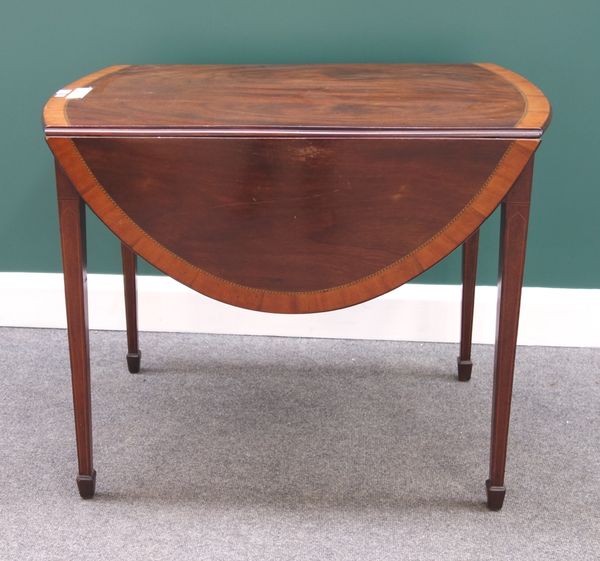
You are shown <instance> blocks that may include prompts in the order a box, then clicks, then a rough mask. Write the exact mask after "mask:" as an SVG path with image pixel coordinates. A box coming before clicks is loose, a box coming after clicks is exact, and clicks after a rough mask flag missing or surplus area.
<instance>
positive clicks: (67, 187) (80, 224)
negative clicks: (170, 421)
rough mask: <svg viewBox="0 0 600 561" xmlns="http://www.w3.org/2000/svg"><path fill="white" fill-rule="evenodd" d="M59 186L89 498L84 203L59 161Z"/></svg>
mask: <svg viewBox="0 0 600 561" xmlns="http://www.w3.org/2000/svg"><path fill="white" fill-rule="evenodd" d="M56 187H57V195H58V216H59V223H60V239H61V246H62V259H63V272H64V281H65V300H66V308H67V328H68V329H67V330H68V336H69V355H70V360H71V385H72V388H73V408H74V411H75V436H76V440H77V460H78V464H79V474H78V476H77V487H78V488H79V494H80V495H81V496H82V497H83V498H84V499H89V498H91V497H93V496H94V492H95V488H96V471H95V470H94V465H93V456H92V402H91V388H90V352H89V339H88V312H87V275H86V245H85V205H84V203H83V200H82V199H81V197H80V196H79V194H78V193H77V191H76V190H75V188H74V187H73V185H72V184H71V182H70V180H69V179H68V177H67V176H66V175H65V173H64V172H63V170H62V168H61V167H60V166H59V165H58V164H57V165H56Z"/></svg>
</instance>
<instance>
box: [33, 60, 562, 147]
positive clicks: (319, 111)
mask: <svg viewBox="0 0 600 561" xmlns="http://www.w3.org/2000/svg"><path fill="white" fill-rule="evenodd" d="M88 87H91V90H88V91H86V90H78V89H77V88H88ZM73 90H75V92H73ZM81 94H83V97H80V98H78V95H81ZM549 118H550V105H549V103H548V101H547V99H546V97H545V96H544V95H543V93H542V92H541V91H540V90H539V89H538V88H537V87H535V86H534V85H533V84H531V83H530V82H528V81H527V80H526V79H524V78H523V77H521V76H519V75H518V74H515V73H514V72H512V71H509V70H506V69H504V68H502V67H499V66H496V65H493V64H455V65H441V64H330V65H286V66H283V65H281V66H277V65H276V66H258V65H248V66H230V65H227V66H218V65H203V66H199V65H145V66H111V67H109V68H105V69H103V70H101V71H99V72H96V73H94V74H90V75H88V76H86V77H84V78H81V79H79V80H77V81H76V82H73V83H72V84H70V85H68V86H65V88H63V90H61V91H60V93H58V94H57V96H54V97H52V98H51V99H50V100H49V102H48V103H47V105H46V107H45V109H44V124H45V126H46V133H47V134H48V135H55V134H56V135H70V134H73V133H77V135H78V136H80V135H111V134H139V135H153V134H155V133H156V132H157V131H158V132H160V130H164V129H165V128H166V129H169V130H170V132H171V133H172V134H175V135H178V134H179V135H182V136H185V135H207V134H208V135H210V134H219V135H223V134H225V135H229V134H242V135H246V134H252V133H257V134H298V133H301V134H306V133H311V134H317V135H318V134H320V133H323V134H328V133H329V134H330V133H331V132H332V131H334V132H337V133H340V134H344V133H352V134H359V135H365V134H367V135H368V134H375V135H386V134H387V135H389V134H393V135H399V136H411V135H427V136H436V135H437V136H459V137H460V136H467V137H473V136H477V137H486V136H491V137H498V136H501V137H514V138H537V137H540V136H541V134H542V132H543V129H544V128H545V127H546V126H547V124H548V121H549ZM154 129H156V130H154Z"/></svg>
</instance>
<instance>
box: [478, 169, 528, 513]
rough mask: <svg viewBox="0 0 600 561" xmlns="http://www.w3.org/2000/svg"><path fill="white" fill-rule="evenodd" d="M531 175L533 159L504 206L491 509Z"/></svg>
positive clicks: (503, 434) (505, 418)
mask: <svg viewBox="0 0 600 561" xmlns="http://www.w3.org/2000/svg"><path fill="white" fill-rule="evenodd" d="M532 173H533V159H532V160H530V162H529V163H528V164H527V166H526V168H525V169H524V170H523V172H522V173H521V175H520V177H519V179H517V182H516V183H515V185H514V186H513V187H512V189H511V190H510V192H509V193H508V195H507V196H506V198H505V199H504V201H503V203H502V218H501V233H500V260H499V273H498V276H499V278H498V313H497V317H496V353H495V357H494V390H493V403H492V435H491V445H490V475H489V479H488V480H487V481H486V488H487V505H488V508H489V509H491V510H500V509H501V508H502V503H503V502H504V495H505V494H506V487H505V486H504V471H505V466H506V447H507V441H508V424H509V419H510V403H511V397H512V385H513V374H514V366H515V353H516V347H517V329H518V324H519V309H520V304H521V287H522V284H523V269H524V265H525V246H526V242H527V226H528V222H529V201H530V196H531V180H532Z"/></svg>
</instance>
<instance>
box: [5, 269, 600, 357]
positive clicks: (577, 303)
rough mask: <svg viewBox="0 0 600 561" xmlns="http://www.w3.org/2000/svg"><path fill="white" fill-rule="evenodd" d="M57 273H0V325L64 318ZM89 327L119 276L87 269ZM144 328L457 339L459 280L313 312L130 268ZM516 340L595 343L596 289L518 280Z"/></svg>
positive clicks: (480, 299) (113, 318)
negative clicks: (242, 299)
mask: <svg viewBox="0 0 600 561" xmlns="http://www.w3.org/2000/svg"><path fill="white" fill-rule="evenodd" d="M62 282H63V279H62V275H61V274H57V273H0V326H7V327H8V326H10V327H58V328H64V327H66V316H65V310H64V293H63V284H62ZM88 289H89V323H90V328H91V329H110V330H114V329H124V328H125V312H124V303H123V285H122V278H121V276H120V275H97V274H91V275H89V276H88ZM138 297H139V306H138V307H139V325H140V330H142V331H174V332H194V333H226V334H245V335H281V336H293V337H325V338H339V339H389V340H402V341H438V342H457V341H458V337H459V324H460V286H454V285H425V284H408V285H405V286H402V287H400V288H398V289H396V290H394V291H392V292H390V293H388V294H386V295H384V296H382V297H380V298H376V299H375V300H372V301H370V302H366V303H364V304H360V305H358V306H354V307H352V308H347V309H345V310H339V311H336V312H326V313H321V314H305V315H280V314H267V313H261V312H251V311H248V310H242V309H240V308H235V307H233V306H229V305H227V304H221V303H220V302H217V301H215V300H211V299H210V298H207V297H205V296H202V295H200V294H198V293H196V292H194V291H193V290H191V289H189V288H187V287H185V286H183V285H181V284H179V283H177V282H176V281H174V280H172V279H170V278H168V277H155V276H140V277H138ZM475 302H476V305H475V319H474V322H475V327H474V333H473V341H474V342H475V343H493V342H494V330H495V316H496V288H495V287H490V286H480V287H477V294H476V300H475ZM519 344H521V345H543V346H569V347H600V289H564V288H525V289H524V290H523V299H522V308H521V323H520V329H519Z"/></svg>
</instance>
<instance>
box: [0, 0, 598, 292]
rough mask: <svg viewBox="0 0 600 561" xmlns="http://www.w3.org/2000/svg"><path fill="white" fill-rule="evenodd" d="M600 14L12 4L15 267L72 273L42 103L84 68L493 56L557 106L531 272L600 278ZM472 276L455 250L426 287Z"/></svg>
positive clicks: (591, 1)
mask: <svg viewBox="0 0 600 561" xmlns="http://www.w3.org/2000/svg"><path fill="white" fill-rule="evenodd" d="M599 24H600V2H598V0H574V1H572V2H566V1H565V0H525V1H524V0H496V1H494V2H492V1H489V0H487V1H486V0H453V1H448V0H414V1H412V2H408V1H399V0H370V1H368V2H367V1H364V0H302V1H300V0H246V1H243V0H197V1H193V0H170V1H169V2H165V1H164V0H161V1H155V0H102V1H101V2H86V1H82V0H77V1H75V0H55V1H52V2H47V1H45V0H38V1H37V2H36V1H23V2H10V3H8V2H7V3H4V4H3V7H2V11H1V15H0V69H1V72H2V77H1V84H2V87H1V88H0V107H2V134H1V135H0V154H1V156H0V158H1V159H0V163H1V168H0V179H1V187H0V188H1V189H2V199H1V201H2V202H1V203H0V270H3V271H59V270H60V255H59V242H58V234H57V220H56V202H55V199H54V185H53V171H52V161H51V157H50V152H49V151H48V149H47V147H46V145H45V143H44V141H43V135H42V128H41V121H40V119H41V118H40V114H41V108H42V106H43V104H44V102H45V101H46V99H47V98H48V97H49V96H50V95H52V94H53V93H54V91H55V90H56V89H58V88H59V87H61V86H63V85H64V84H66V83H68V82H70V81H72V80H73V79H75V78H78V77H80V76H81V75H84V74H87V73H89V72H92V71H94V70H96V69H99V68H101V67H104V66H108V65H111V64H118V63H133V64H142V63H175V62H178V63H310V62H469V61H490V62H496V63H498V64H501V65H503V66H507V67H509V68H511V69H514V70H516V71H517V72H520V73H522V74H524V75H525V76H527V77H528V78H529V79H531V80H532V81H533V82H535V83H536V84H537V85H539V86H540V87H541V88H542V89H543V90H544V91H545V93H546V94H547V96H548V97H549V98H550V100H551V102H552V104H553V107H554V120H553V123H552V126H551V128H550V130H549V132H548V133H547V135H546V136H545V140H544V142H543V145H542V147H541V148H540V151H539V152H538V156H537V166H536V181H535V188H534V201H533V203H534V204H533V213H532V223H531V228H530V245H529V253H528V262H527V274H526V283H527V284H528V285H529V286H553V287H557V286H558V287H600V252H599V251H598V248H599V241H600V226H599V224H600V219H599V217H598V215H599V213H600V186H599V185H598V180H597V172H596V166H597V165H598V163H597V161H596V160H598V159H599V158H600V142H599V140H598V131H600V109H599V106H598V105H599V104H598V91H600V57H599V55H598V53H599V52H600V41H599V39H598V38H599V37H600V36H599V35H598V25H599ZM497 230H498V220H497V216H496V217H493V218H492V219H490V220H489V221H488V223H486V225H485V226H484V228H483V234H482V236H483V238H482V251H481V261H480V262H481V270H480V277H479V278H480V281H481V282H483V283H485V284H493V283H494V282H495V277H496V267H497V265H496V262H497V258H496V256H497ZM88 231H89V269H90V271H92V272H117V271H118V270H119V261H118V260H119V247H118V244H117V243H116V241H115V239H114V238H113V237H112V236H111V234H109V233H107V232H106V230H105V229H104V227H103V226H102V225H101V224H100V223H99V222H98V221H97V219H95V218H93V217H92V218H91V219H90V221H89V230H88ZM142 271H145V272H151V269H150V267H148V266H144V267H142ZM458 280H459V260H458V255H457V254H456V252H455V254H454V255H452V256H451V257H449V258H448V259H446V260H445V261H444V262H442V263H440V264H439V265H438V266H437V267H435V268H434V269H432V270H431V271H429V272H428V273H426V275H425V276H423V277H421V278H420V280H419V282H423V281H426V282H435V283H456V282H458Z"/></svg>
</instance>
